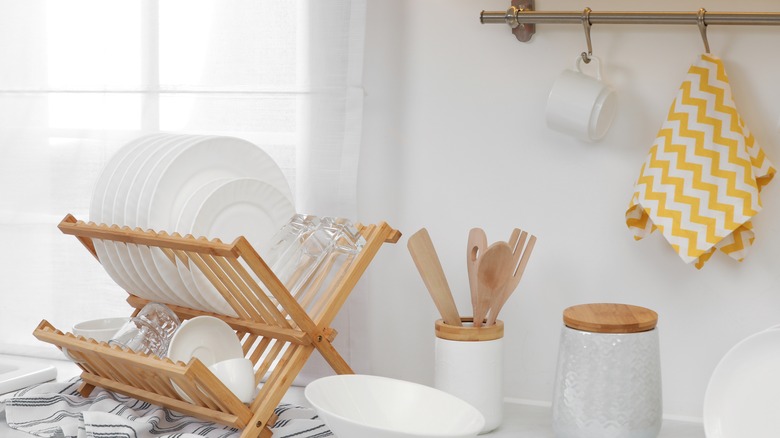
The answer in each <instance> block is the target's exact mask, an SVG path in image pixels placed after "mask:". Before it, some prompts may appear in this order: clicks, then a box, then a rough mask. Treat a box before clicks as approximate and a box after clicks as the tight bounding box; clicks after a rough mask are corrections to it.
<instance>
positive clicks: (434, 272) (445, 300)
mask: <svg viewBox="0 0 780 438" xmlns="http://www.w3.org/2000/svg"><path fill="white" fill-rule="evenodd" d="M406 246H407V248H409V253H410V254H411V255H412V260H414V265H415V266H417V270H418V271H419V272H420V277H422V279H423V282H424V283H425V287H426V288H427V289H428V293H430V294H431V298H433V302H434V304H436V308H437V309H438V310H439V314H441V317H442V319H443V320H444V322H445V323H447V324H450V325H457V326H462V325H463V324H462V323H461V322H460V315H459V314H458V309H457V307H455V300H454V299H453V298H452V292H451V291H450V285H449V284H448V283H447V278H446V277H445V276H444V269H443V268H442V267H441V262H440V261H439V256H438V255H437V254H436V249H435V248H434V247H433V242H432V241H431V236H430V235H429V234H428V230H426V229H425V228H422V229H420V231H418V232H416V233H414V234H413V235H412V236H411V237H409V241H408V242H407V243H406Z"/></svg>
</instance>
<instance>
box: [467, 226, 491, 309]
mask: <svg viewBox="0 0 780 438" xmlns="http://www.w3.org/2000/svg"><path fill="white" fill-rule="evenodd" d="M487 247H488V244H487V235H485V231H484V230H483V229H482V228H472V229H471V231H469V240H468V246H467V248H466V268H467V269H468V273H469V289H470V290H471V309H472V312H476V311H477V305H478V298H477V289H478V287H479V286H478V284H479V280H478V279H477V266H479V257H480V256H482V254H484V253H485V251H486V250H487ZM472 315H474V313H472Z"/></svg>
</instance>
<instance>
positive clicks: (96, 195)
mask: <svg viewBox="0 0 780 438" xmlns="http://www.w3.org/2000/svg"><path fill="white" fill-rule="evenodd" d="M156 139H157V135H148V136H144V137H140V138H138V139H136V140H133V141H131V142H129V143H127V144H125V145H124V146H122V147H121V148H120V149H119V150H118V151H117V152H116V153H114V155H112V156H111V158H110V159H109V160H108V162H107V163H106V165H105V166H104V167H103V170H102V172H101V173H100V176H99V177H98V180H97V182H96V183H95V188H94V190H93V192H92V200H91V201H90V205H89V220H90V221H91V222H95V223H97V224H103V223H106V218H104V217H103V211H104V203H105V201H106V198H107V196H112V194H113V191H109V186H111V187H112V190H115V187H113V180H114V176H115V174H117V173H120V172H124V167H123V166H122V164H123V163H124V161H125V159H126V158H127V157H128V156H129V155H132V154H133V153H134V152H135V151H136V150H137V149H138V148H141V147H144V146H145V145H147V144H149V143H150V142H153V141H155V140H156ZM109 202H112V201H109ZM107 225H111V223H110V222H109V223H108V224H107ZM107 244H108V245H109V246H111V247H113V246H114V244H113V242H104V241H102V240H100V239H95V240H94V245H95V252H96V253H97V256H98V260H100V264H101V265H102V266H103V269H104V270H105V271H106V273H108V275H109V276H110V277H111V279H113V280H114V282H115V283H116V284H118V285H119V286H120V287H121V288H122V289H124V290H126V291H127V292H128V293H135V294H138V293H143V291H142V290H140V288H139V286H138V285H137V284H134V283H133V282H131V280H130V279H129V276H128V275H127V273H126V272H124V270H123V269H122V268H121V266H119V265H118V266H117V267H116V268H115V267H114V263H113V260H112V259H111V258H110V257H109V255H108V250H107V248H106V246H107Z"/></svg>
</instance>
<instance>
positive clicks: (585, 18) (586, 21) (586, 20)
mask: <svg viewBox="0 0 780 438" xmlns="http://www.w3.org/2000/svg"><path fill="white" fill-rule="evenodd" d="M590 12H591V9H590V8H585V10H584V11H582V27H584V28H585V41H587V43H588V51H587V52H582V54H581V55H580V56H582V60H583V62H585V64H587V63H589V62H590V57H591V56H592V55H593V46H592V45H591V42H590V26H591V24H590Z"/></svg>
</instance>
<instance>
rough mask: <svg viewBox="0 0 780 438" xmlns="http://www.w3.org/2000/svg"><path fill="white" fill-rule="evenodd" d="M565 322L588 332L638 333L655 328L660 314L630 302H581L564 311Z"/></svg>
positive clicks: (568, 325)
mask: <svg viewBox="0 0 780 438" xmlns="http://www.w3.org/2000/svg"><path fill="white" fill-rule="evenodd" d="M563 323H564V324H566V326H567V327H571V328H573V329H577V330H583V331H587V332H595V333H638V332H644V331H648V330H652V329H654V328H655V325H656V324H657V323H658V314H657V313H655V312H654V311H652V310H650V309H646V308H644V307H639V306H632V305H630V304H613V303H595V304H580V305H578V306H572V307H569V308H567V309H566V310H564V311H563Z"/></svg>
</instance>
